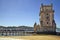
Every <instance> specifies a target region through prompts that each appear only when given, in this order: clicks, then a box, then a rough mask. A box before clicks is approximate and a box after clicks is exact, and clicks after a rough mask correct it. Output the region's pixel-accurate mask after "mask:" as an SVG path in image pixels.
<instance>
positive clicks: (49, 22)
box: [39, 4, 56, 32]
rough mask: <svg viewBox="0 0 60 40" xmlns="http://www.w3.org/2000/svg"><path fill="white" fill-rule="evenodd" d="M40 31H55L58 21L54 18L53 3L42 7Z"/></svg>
mask: <svg viewBox="0 0 60 40" xmlns="http://www.w3.org/2000/svg"><path fill="white" fill-rule="evenodd" d="M39 17H40V32H41V31H42V32H55V31H56V23H55V20H54V10H53V5H52V4H50V5H43V4H41V7H40V14H39Z"/></svg>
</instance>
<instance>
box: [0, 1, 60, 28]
mask: <svg viewBox="0 0 60 40" xmlns="http://www.w3.org/2000/svg"><path fill="white" fill-rule="evenodd" d="M41 3H43V4H51V3H53V9H54V10H55V12H54V15H55V16H54V17H55V18H54V19H55V21H56V24H57V27H60V18H59V17H60V5H59V4H60V0H58V1H57V0H0V25H2V26H21V25H25V26H32V27H33V25H34V23H35V22H37V24H39V12H40V6H41Z"/></svg>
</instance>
